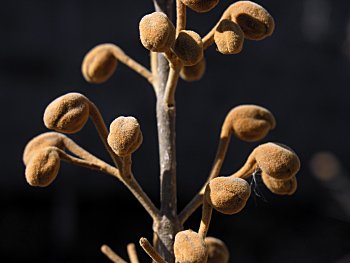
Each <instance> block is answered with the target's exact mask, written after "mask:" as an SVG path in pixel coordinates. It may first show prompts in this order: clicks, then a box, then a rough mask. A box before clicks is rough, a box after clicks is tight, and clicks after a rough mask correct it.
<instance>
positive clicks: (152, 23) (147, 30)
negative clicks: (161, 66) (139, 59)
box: [139, 12, 175, 52]
mask: <svg viewBox="0 0 350 263" xmlns="http://www.w3.org/2000/svg"><path fill="white" fill-rule="evenodd" d="M139 30H140V39H141V43H142V45H143V46H144V47H145V48H147V49H148V50H150V51H153V52H166V51H168V50H169V49H170V48H171V47H172V46H173V45H174V42H175V27H174V25H173V23H171V21H170V20H169V18H168V17H167V16H166V15H165V14H164V13H162V12H154V13H151V14H149V15H145V16H144V17H143V18H142V19H141V21H140V24H139Z"/></svg>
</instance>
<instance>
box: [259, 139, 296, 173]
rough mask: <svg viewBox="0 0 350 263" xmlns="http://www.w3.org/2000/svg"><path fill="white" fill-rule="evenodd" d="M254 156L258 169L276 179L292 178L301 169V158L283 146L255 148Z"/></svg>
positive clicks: (271, 145)
mask: <svg viewBox="0 0 350 263" xmlns="http://www.w3.org/2000/svg"><path fill="white" fill-rule="evenodd" d="M254 156H255V160H256V163H257V165H258V167H259V168H260V169H261V170H262V171H263V172H264V173H266V174H267V175H269V176H271V177H273V178H275V179H279V180H285V179H289V178H292V177H293V176H294V175H295V174H296V173H297V172H298V171H299V169H300V160H299V157H298V156H297V155H296V154H295V152H294V151H293V150H292V149H290V148H289V147H287V146H285V145H282V144H276V143H272V142H269V143H265V144H262V145H260V146H258V147H257V148H255V150H254Z"/></svg>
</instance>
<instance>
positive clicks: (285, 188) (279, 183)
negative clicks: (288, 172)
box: [261, 172, 297, 195]
mask: <svg viewBox="0 0 350 263" xmlns="http://www.w3.org/2000/svg"><path fill="white" fill-rule="evenodd" d="M261 178H262V180H263V182H264V184H265V185H266V187H267V188H268V189H269V190H270V191H271V192H272V193H274V194H277V195H292V194H294V193H295V191H296V190H297V179H296V177H295V176H292V177H291V178H288V179H285V180H278V179H275V178H273V177H271V176H269V175H267V174H266V173H264V172H263V173H262V174H261Z"/></svg>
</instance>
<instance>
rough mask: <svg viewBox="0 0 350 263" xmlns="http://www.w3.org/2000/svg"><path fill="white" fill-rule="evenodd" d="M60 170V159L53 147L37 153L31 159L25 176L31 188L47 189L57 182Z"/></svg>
mask: <svg viewBox="0 0 350 263" xmlns="http://www.w3.org/2000/svg"><path fill="white" fill-rule="evenodd" d="M59 169H60V157H59V155H58V153H57V151H56V150H55V148H53V147H47V148H44V149H41V150H38V151H36V152H35V153H34V154H33V156H32V157H31V158H30V160H29V162H28V164H27V167H26V171H25V176H26V180H27V182H28V184H30V185H31V186H40V187H46V186H48V185H49V184H51V183H52V182H53V180H55V178H56V176H57V174H58V171H59Z"/></svg>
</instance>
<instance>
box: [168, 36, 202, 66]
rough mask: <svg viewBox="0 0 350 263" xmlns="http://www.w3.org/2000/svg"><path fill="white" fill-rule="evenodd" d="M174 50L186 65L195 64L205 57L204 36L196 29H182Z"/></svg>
mask: <svg viewBox="0 0 350 263" xmlns="http://www.w3.org/2000/svg"><path fill="white" fill-rule="evenodd" d="M173 50H174V52H175V54H176V55H177V56H178V57H179V58H180V59H181V60H182V62H183V63H184V65H185V66H193V65H195V64H197V63H198V62H199V61H200V60H201V59H202V58H203V42H202V38H201V37H200V36H199V35H198V34H197V33H196V32H194V31H190V30H181V31H180V33H179V35H178V36H177V38H176V40H175V45H174V49H173Z"/></svg>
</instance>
